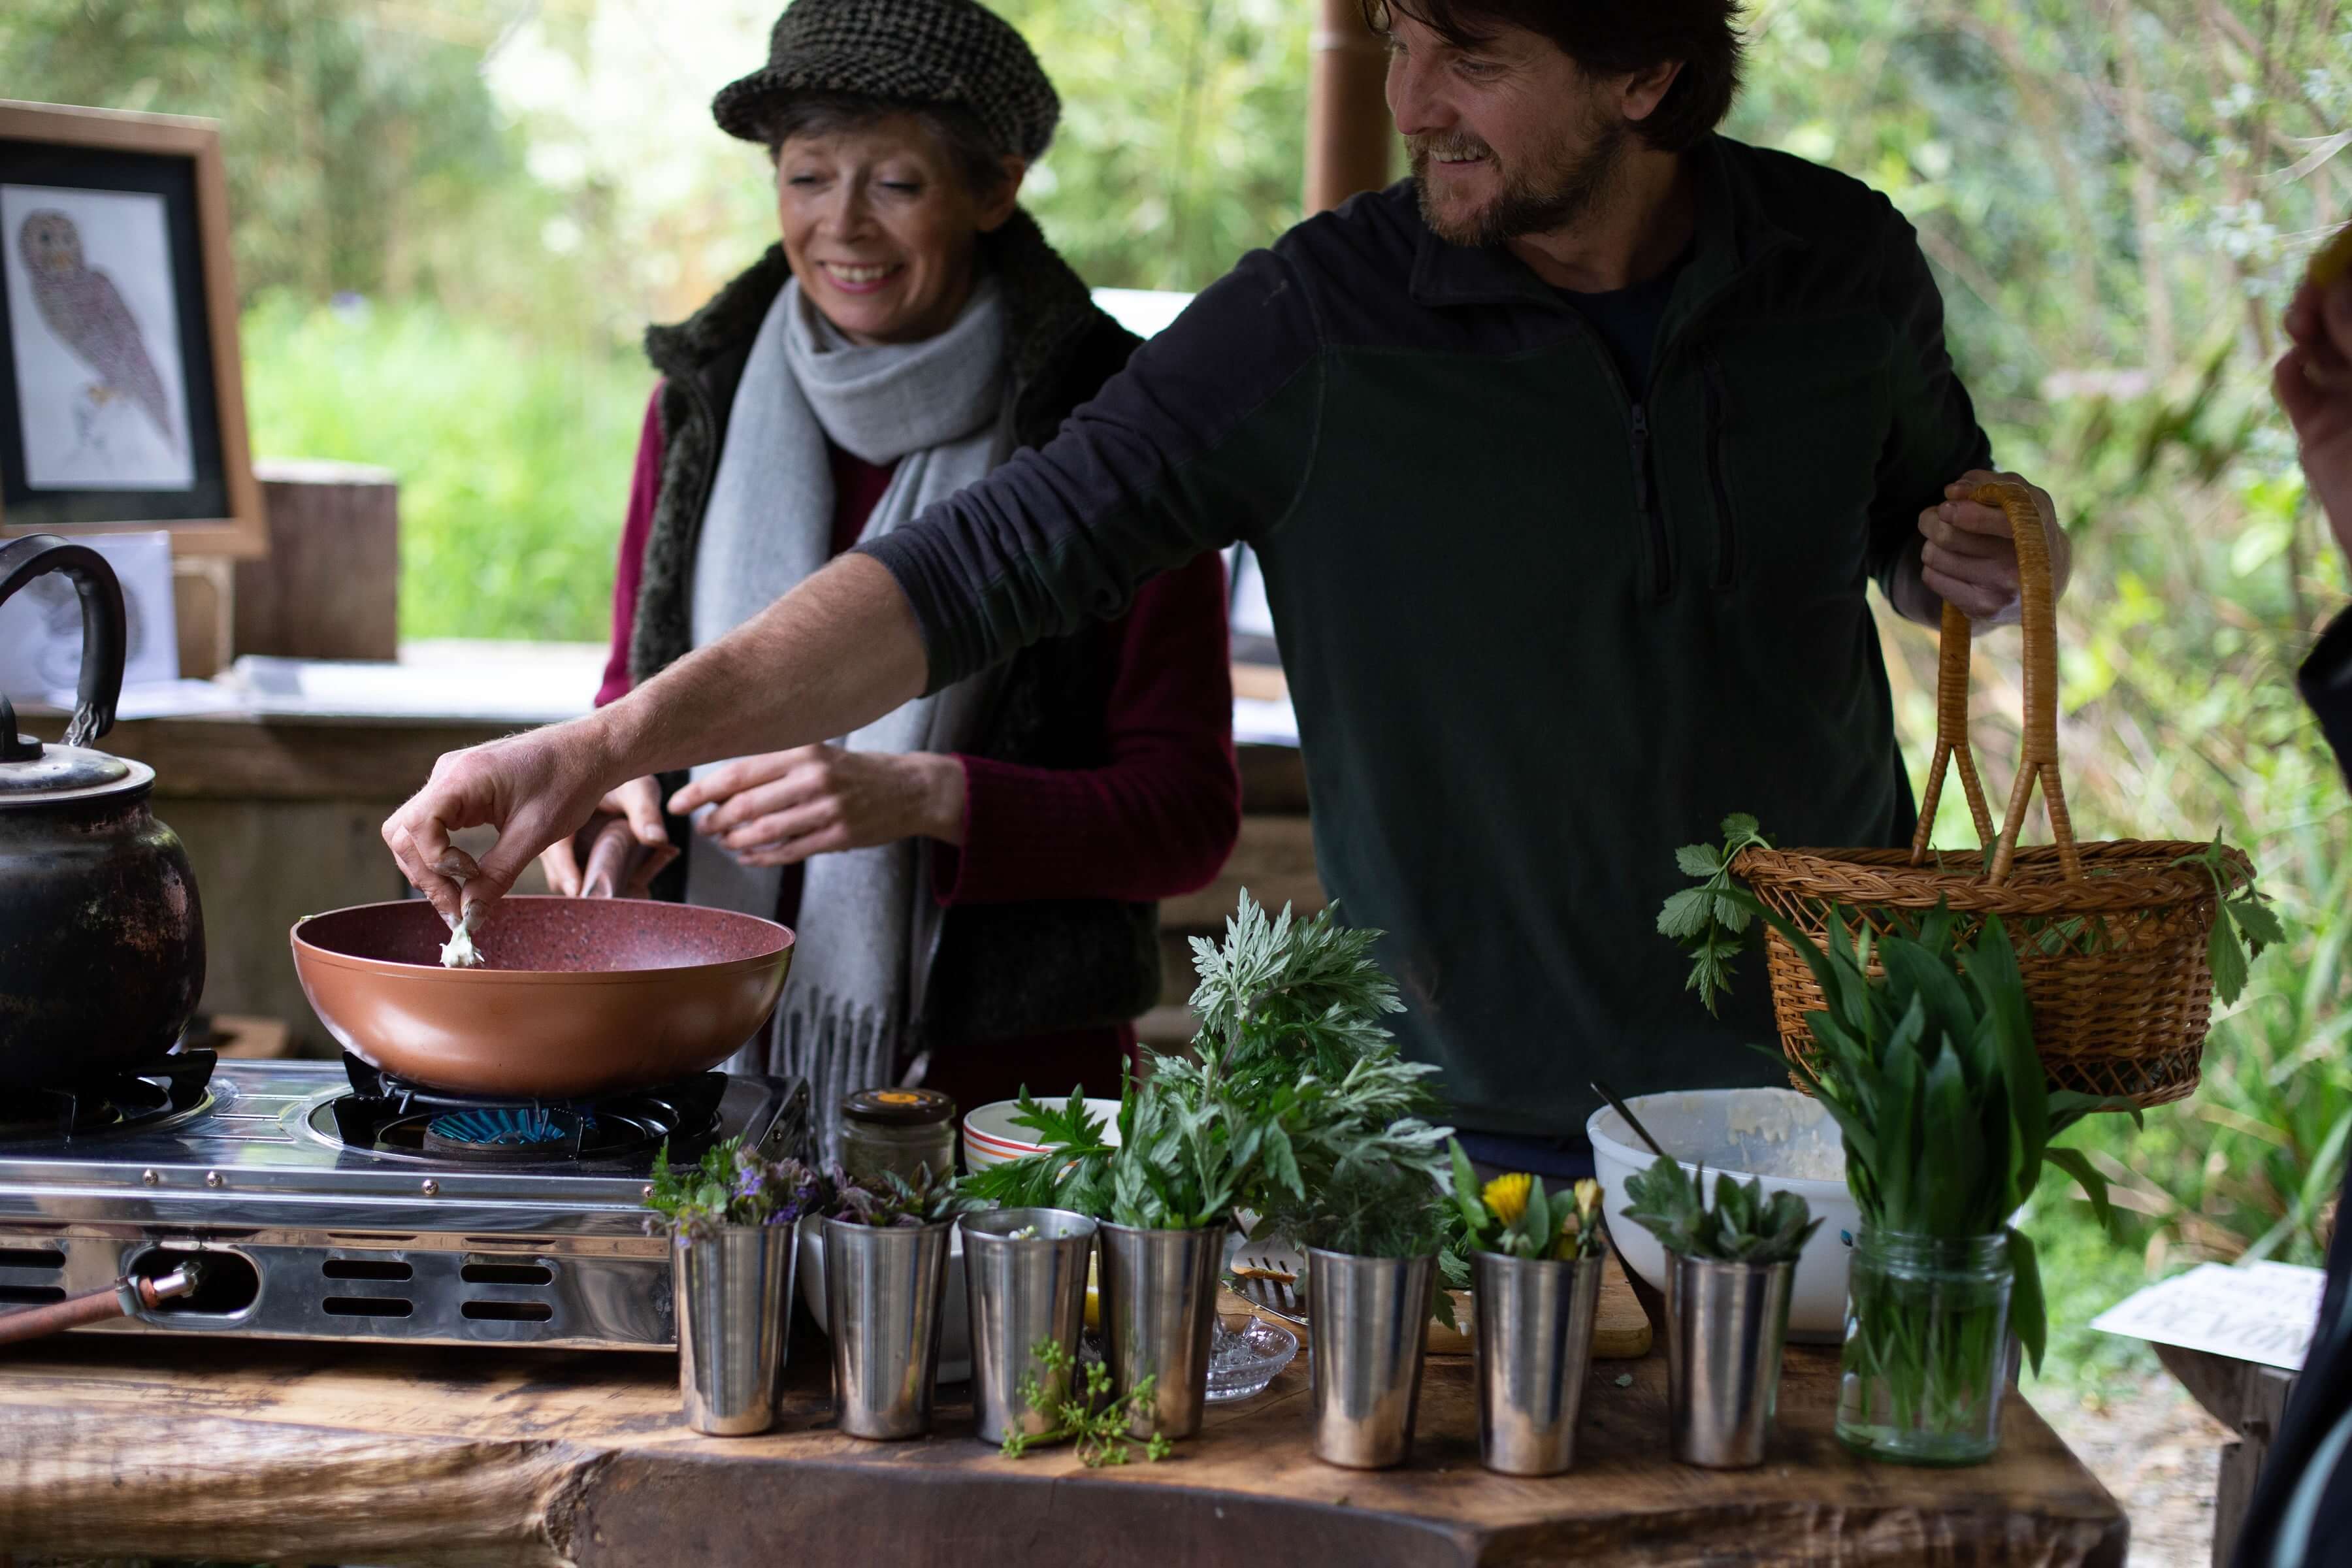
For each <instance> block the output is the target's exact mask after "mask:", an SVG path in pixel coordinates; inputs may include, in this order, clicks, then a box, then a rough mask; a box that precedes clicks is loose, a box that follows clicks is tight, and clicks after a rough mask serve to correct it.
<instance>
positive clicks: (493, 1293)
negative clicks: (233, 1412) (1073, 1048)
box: [0, 1061, 809, 1349]
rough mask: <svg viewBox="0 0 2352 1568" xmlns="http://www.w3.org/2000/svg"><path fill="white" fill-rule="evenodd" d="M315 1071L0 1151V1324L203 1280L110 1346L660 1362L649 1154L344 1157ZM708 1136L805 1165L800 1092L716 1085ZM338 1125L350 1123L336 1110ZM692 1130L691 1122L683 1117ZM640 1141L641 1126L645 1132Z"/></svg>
mask: <svg viewBox="0 0 2352 1568" xmlns="http://www.w3.org/2000/svg"><path fill="white" fill-rule="evenodd" d="M351 1095H352V1086H351V1083H350V1081H349V1080H348V1079H346V1077H345V1074H344V1071H343V1069H342V1068H341V1067H340V1066H338V1065H336V1064H334V1063H330V1062H236V1061H224V1062H222V1063H221V1064H220V1066H219V1068H218V1069H217V1070H216V1071H215V1073H214V1075H213V1077H212V1079H211V1080H210V1082H209V1083H208V1084H207V1085H206V1086H205V1094H204V1096H203V1097H202V1098H201V1099H200V1100H198V1102H197V1103H196V1104H194V1105H193V1106H192V1107H190V1108H189V1109H188V1110H184V1111H180V1112H176V1113H173V1114H172V1115H169V1116H166V1117H164V1118H163V1119H161V1120H158V1121H152V1122H149V1123H147V1124H145V1125H142V1126H139V1127H136V1128H129V1129H120V1130H114V1131H99V1132H96V1133H89V1134H84V1135H82V1136H79V1137H74V1138H70V1139H59V1138H50V1139H48V1140H47V1141H46V1142H29V1141H28V1142H0V1308H5V1307H7V1306H11V1305H20V1304H38V1303H39V1302H42V1301H48V1300H58V1299H59V1298H60V1297H62V1296H65V1295H70V1294H78V1293H79V1292H80V1291H83V1290H94V1289H103V1288H104V1287H106V1286H107V1285H109V1284H110V1283H112V1281H113V1280H114V1279H116V1278H118V1277H119V1276H121V1275H122V1274H125V1273H134V1274H161V1273H164V1272H168V1271H169V1270H170V1269H171V1268H174V1267H176V1266H177V1265H178V1264H179V1263H182V1262H184V1261H186V1260H187V1258H188V1256H189V1255H190V1254H191V1253H194V1254H197V1255H199V1261H200V1262H201V1263H203V1264H204V1265H205V1268H204V1276H205V1283H204V1285H203V1286H202V1288H201V1289H199V1290H198V1291H197V1292H196V1294H195V1295H194V1296H192V1297H189V1298H186V1299H184V1300H176V1301H169V1302H165V1303H164V1304H163V1306H162V1307H159V1308H157V1309H156V1310H153V1311H152V1312H148V1313H145V1314H142V1316H141V1317H140V1318H136V1319H131V1320H125V1321H121V1322H117V1323H114V1324H110V1325H107V1327H108V1328H110V1329H111V1330H112V1331H141V1330H145V1331H168V1332H189V1333H197V1332H210V1333H236V1334H247V1335H258V1336H274V1337H280V1338H306V1339H307V1338H343V1339H379V1340H410V1341H425V1342H484V1341H488V1342H504V1343H532V1344H545V1345H551V1346H554V1345H561V1346H567V1347H573V1348H577V1347H583V1346H604V1347H611V1348H628V1349H658V1348H662V1347H664V1346H667V1345H671V1344H674V1343H675V1342H676V1341H675V1335H674V1330H673V1325H672V1321H671V1302H670V1287H669V1256H668V1249H667V1243H666V1242H665V1241H663V1240H662V1239H661V1238H659V1237H649V1236H647V1235H646V1233H645V1218H646V1211H645V1209H644V1207H643V1203H644V1198H645V1195H646V1178H647V1176H648V1175H649V1173H650V1172H651V1170H652V1165H653V1150H652V1148H651V1147H650V1145H649V1141H648V1140H647V1139H646V1138H641V1137H640V1138H632V1139H628V1140H624V1141H623V1142H621V1144H620V1146H619V1147H618V1148H617V1149H614V1150H611V1151H608V1152H606V1153H605V1155H604V1157H599V1158H590V1159H585V1160H562V1159H540V1158H535V1157H533V1158H525V1159H522V1160H520V1161H516V1160H511V1159H509V1160H501V1161H499V1162H497V1163H478V1162H477V1160H476V1159H474V1158H472V1157H452V1156H449V1155H446V1154H438V1153H427V1152H421V1151H415V1152H412V1151H410V1150H404V1149H402V1148H399V1147H396V1146H395V1147H380V1146H357V1145H355V1144H353V1143H347V1142H344V1141H343V1139H342V1137H341V1133H340V1131H339V1126H338V1120H337V1116H336V1114H335V1107H336V1102H337V1101H338V1100H345V1099H346V1098H347V1097H349V1096H351ZM718 1100H719V1102H718V1108H717V1118H716V1124H715V1126H713V1127H712V1128H711V1129H710V1130H709V1131H708V1133H707V1134H704V1135H702V1136H701V1137H699V1138H696V1137H693V1136H691V1135H690V1134H688V1136H687V1137H685V1138H683V1139H682V1141H681V1142H680V1145H679V1147H678V1148H677V1150H676V1151H674V1157H677V1158H681V1159H683V1158H691V1157H694V1156H696V1155H698V1153H699V1152H700V1150H701V1148H702V1147H703V1146H705V1145H706V1143H707V1142H709V1141H710V1140H718V1139H726V1138H731V1137H740V1138H742V1139H743V1140H744V1141H745V1142H747V1143H750V1144H751V1145H752V1146H754V1147H757V1148H761V1149H762V1150H764V1151H766V1152H769V1153H771V1154H781V1153H796V1152H803V1151H804V1147H805V1144H806V1141H807V1137H808V1127H809V1115H808V1091H807V1089H806V1088H805V1087H804V1086H803V1085H801V1084H799V1083H796V1082H792V1081H788V1080H783V1079H766V1078H748V1077H730V1078H728V1079H725V1080H724V1088H723V1092H722V1093H720V1094H719V1097H718ZM347 1109H348V1107H347ZM689 1119H690V1120H691V1118H689ZM654 1124H655V1125H656V1126H657V1121H656V1123H654Z"/></svg>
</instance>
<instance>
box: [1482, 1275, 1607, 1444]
mask: <svg viewBox="0 0 2352 1568" xmlns="http://www.w3.org/2000/svg"><path fill="white" fill-rule="evenodd" d="M1606 1261H1607V1255H1606V1254H1603V1255H1601V1257H1597V1258H1567V1259H1555V1258H1512V1257H1509V1256H1507V1255H1506V1254H1503V1253H1499V1252H1481V1253H1479V1254H1478V1255H1477V1256H1476V1258H1475V1259H1474V1260H1473V1268H1474V1269H1475V1276H1476V1279H1475V1285H1476V1291H1475V1295H1474V1297H1473V1298H1472V1299H1473V1300H1474V1301H1475V1303H1476V1305H1475V1309H1474V1311H1475V1316H1476V1319H1477V1325H1476V1333H1477V1345H1478V1459H1479V1462H1480V1463H1481V1464H1484V1465H1485V1466H1486V1468H1488V1469H1490V1470H1496V1471H1499V1472H1501V1473H1502V1474H1504V1475H1507V1476H1556V1475H1559V1473H1561V1472H1562V1471H1563V1470H1566V1469H1567V1468H1569V1467H1570V1465H1573V1464H1574V1463H1575V1462H1576V1418H1577V1415H1578V1413H1579V1412H1580V1410H1581V1409H1582V1408H1583V1405H1584V1374H1585V1371H1586V1369H1587V1368H1588V1367H1589V1366H1591V1363H1592V1323H1593V1318H1594V1315H1595V1314H1596V1313H1597V1312H1598V1310H1600V1305H1601V1268H1602V1267H1603V1265H1604V1264H1605V1262H1606Z"/></svg>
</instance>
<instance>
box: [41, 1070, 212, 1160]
mask: <svg viewBox="0 0 2352 1568" xmlns="http://www.w3.org/2000/svg"><path fill="white" fill-rule="evenodd" d="M218 1059H219V1058H217V1057H215V1055H214V1053H212V1052H211V1051H206V1050H186V1051H174V1052H172V1053H171V1054H169V1055H167V1056H163V1057H160V1058H156V1059H155V1060H153V1061H152V1062H147V1063H144V1064H142V1065H141V1066H138V1067H133V1068H126V1069H124V1070H122V1071H120V1072H114V1073H105V1074H100V1075H99V1076H98V1077H95V1078H92V1079H87V1080H85V1081H82V1082H79V1083H72V1084H67V1085H63V1086H60V1087H56V1088H49V1089H14V1090H8V1091H5V1094H0V1144H5V1143H26V1142H32V1143H47V1142H68V1141H70V1140H72V1139H76V1138H88V1137H91V1136H94V1135H98V1134H107V1133H116V1132H127V1131H131V1130H133V1129H135V1128H141V1127H152V1126H153V1125H154V1124H155V1123H157V1122H159V1121H163V1120H165V1119H166V1118H168V1117H173V1116H178V1115H180V1114H182V1113H184V1112H187V1113H193V1112H194V1111H195V1110H198V1109H199V1108H201V1107H202V1106H203V1105H204V1104H205V1101H206V1100H207V1098H208V1097H207V1095H206V1094H205V1084H206V1083H208V1082H209V1081H211V1079H212V1076H213V1068H214V1067H215V1065H216V1064H217V1062H218Z"/></svg>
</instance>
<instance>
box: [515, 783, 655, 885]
mask: <svg viewBox="0 0 2352 1568" xmlns="http://www.w3.org/2000/svg"><path fill="white" fill-rule="evenodd" d="M615 820H618V821H621V822H625V823H626V824H627V825H628V833H629V837H631V838H633V839H635V841H636V843H637V844H639V845H641V846H643V847H644V848H645V849H646V851H648V853H645V854H639V855H635V856H633V857H631V858H630V865H631V868H630V870H629V873H628V876H627V879H626V880H625V882H624V884H623V885H622V886H621V887H620V888H619V889H615V891H616V893H617V895H618V896H619V897H622V898H643V897H644V896H645V895H646V891H647V889H649V887H650V886H651V884H652V881H653V879H654V875H655V873H656V872H658V871H659V870H660V869H661V868H663V867H664V866H667V865H668V864H669V863H670V861H672V860H674V859H676V858H677V849H676V848H674V847H672V846H671V844H670V841H669V833H668V831H667V829H666V828H665V827H664V826H662V804H661V785H660V784H658V783H656V781H655V780H653V779H650V778H637V779H631V780H630V781H629V782H628V783H627V784H623V785H622V786H621V787H620V788H618V789H616V790H614V791H613V792H612V793H611V794H609V795H605V797H604V799H603V800H601V801H599V802H597V803H596V814H595V815H594V816H592V817H590V818H589V819H588V826H586V827H583V828H582V829H581V830H580V831H579V832H578V833H575V834H573V835H572V837H569V838H559V839H557V840H556V841H555V842H554V843H552V844H551V845H549V846H548V847H547V848H546V849H545V850H544V851H542V852H541V855H540V857H539V864H540V868H541V869H542V870H544V871H545V872H546V873H547V885H548V887H549V888H550V889H553V890H554V891H555V892H558V893H561V894H562V896H563V897H565V898H567V899H576V898H578V897H580V896H581V893H582V891H583V877H584V876H585V871H584V869H583V859H584V858H586V856H587V855H588V853H589V846H591V845H592V844H593V843H595V842H596V841H597V839H598V837H599V833H600V830H601V829H602V828H603V827H604V826H605V825H606V824H607V823H610V822H613V821H615Z"/></svg>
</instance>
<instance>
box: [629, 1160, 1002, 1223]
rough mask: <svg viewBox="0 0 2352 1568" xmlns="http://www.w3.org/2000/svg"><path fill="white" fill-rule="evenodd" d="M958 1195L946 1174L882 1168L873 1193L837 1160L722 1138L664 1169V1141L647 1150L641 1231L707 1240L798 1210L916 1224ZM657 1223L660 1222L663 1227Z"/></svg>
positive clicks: (949, 1210)
mask: <svg viewBox="0 0 2352 1568" xmlns="http://www.w3.org/2000/svg"><path fill="white" fill-rule="evenodd" d="M964 1206H965V1200H964V1199H963V1198H962V1197H961V1194H959V1193H958V1192H957V1191H956V1188H955V1184H954V1183H953V1181H952V1180H950V1179H949V1178H948V1177H947V1176H946V1175H944V1174H942V1175H941V1176H939V1177H934V1176H932V1175H931V1173H929V1170H925V1171H924V1172H922V1173H921V1174H920V1177H919V1180H918V1181H915V1182H912V1183H909V1182H908V1181H906V1180H904V1179H903V1178H901V1177H900V1176H898V1174H897V1173H895V1172H890V1173H885V1179H884V1184H883V1185H882V1186H881V1188H879V1189H878V1190H877V1189H876V1188H872V1187H865V1186H860V1185H859V1184H857V1183H856V1182H854V1181H852V1180H851V1179H850V1178H849V1176H848V1174H847V1173H845V1172H844V1171H843V1170H842V1168H841V1167H840V1166H838V1165H833V1166H827V1167H819V1166H815V1165H810V1164H805V1163H802V1162H801V1161H798V1160H795V1159H793V1158H791V1157H790V1156H786V1157H785V1158H783V1159H780V1160H771V1159H768V1158H766V1157H765V1156H763V1155H761V1153H760V1152H759V1151H757V1150H756V1149H747V1148H745V1147H744V1146H743V1141H742V1140H741V1139H740V1138H730V1139H728V1140H727V1141H726V1142H723V1143H718V1144H714V1145H713V1146H711V1147H710V1148H709V1149H708V1150H705V1151H704V1152H703V1155H702V1158H701V1160H699V1161H698V1162H697V1163H694V1164H692V1165H686V1166H680V1167H678V1168H677V1169H672V1168H671V1166H670V1163H669V1145H668V1143H667V1142H664V1143H663V1144H662V1146H661V1148H660V1150H659V1151H658V1152H656V1154H655V1155H654V1171H653V1191H652V1192H651V1193H650V1194H647V1196H646V1207H647V1208H648V1209H651V1210H652V1211H653V1214H651V1215H647V1216H646V1231H647V1232H648V1233H656V1232H658V1231H660V1230H662V1229H665V1228H667V1230H668V1231H669V1232H670V1234H671V1235H673V1236H674V1237H677V1245H678V1246H680V1247H685V1246H687V1245H688V1244H689V1243H691V1242H697V1241H708V1240H709V1239H711V1238H712V1237H716V1236H717V1235H718V1234H719V1232H720V1231H721V1230H724V1229H726V1228H728V1227H730V1226H773V1225H793V1224H795V1223H797V1222H798V1221H799V1219H800V1218H801V1216H802V1215H816V1216H818V1217H819V1218H827V1219H843V1220H849V1221H852V1222H854V1223H856V1224H858V1225H876V1226H893V1225H921V1224H925V1223H928V1222H931V1221H936V1220H941V1219H946V1218H948V1217H950V1215H954V1214H956V1213H958V1212H960V1211H961V1209H962V1208H963V1207H964ZM665 1222H667V1223H666V1224H665Z"/></svg>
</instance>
